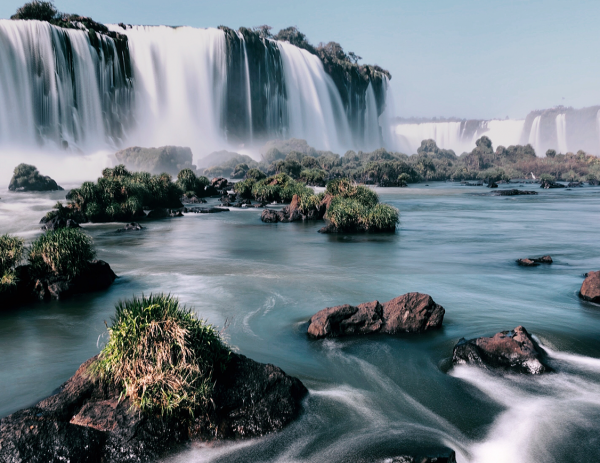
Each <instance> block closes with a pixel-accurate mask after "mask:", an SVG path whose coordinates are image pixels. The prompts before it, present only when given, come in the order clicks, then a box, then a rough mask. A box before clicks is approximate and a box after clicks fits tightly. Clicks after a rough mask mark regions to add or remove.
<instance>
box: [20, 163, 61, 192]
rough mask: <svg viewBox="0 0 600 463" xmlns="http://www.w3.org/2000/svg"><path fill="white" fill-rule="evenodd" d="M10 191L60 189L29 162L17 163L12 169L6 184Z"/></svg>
mask: <svg viewBox="0 0 600 463" xmlns="http://www.w3.org/2000/svg"><path fill="white" fill-rule="evenodd" d="M8 189H9V190H10V191H57V190H62V188H61V187H60V186H58V185H57V184H56V182H55V181H54V180H52V179H51V178H50V177H48V176H44V175H42V174H40V172H39V171H38V170H37V167H35V166H32V165H29V164H19V165H18V166H17V167H15V170H14V171H13V176H12V178H11V179H10V184H9V185H8Z"/></svg>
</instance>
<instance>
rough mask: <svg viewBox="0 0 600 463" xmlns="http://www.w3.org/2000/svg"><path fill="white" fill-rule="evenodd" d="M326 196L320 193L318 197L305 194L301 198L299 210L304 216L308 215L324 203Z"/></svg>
mask: <svg viewBox="0 0 600 463" xmlns="http://www.w3.org/2000/svg"><path fill="white" fill-rule="evenodd" d="M324 196H325V194H324V193H319V194H318V195H315V194H312V193H308V192H307V193H304V194H302V195H300V196H299V203H298V208H299V209H300V212H302V213H303V214H308V213H309V212H310V211H312V210H315V209H316V208H317V207H319V205H320V204H321V202H322V201H323V198H324Z"/></svg>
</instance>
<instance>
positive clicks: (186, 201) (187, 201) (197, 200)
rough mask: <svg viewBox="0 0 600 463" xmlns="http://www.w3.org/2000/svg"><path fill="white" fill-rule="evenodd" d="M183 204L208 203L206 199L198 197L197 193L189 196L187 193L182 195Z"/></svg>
mask: <svg viewBox="0 0 600 463" xmlns="http://www.w3.org/2000/svg"><path fill="white" fill-rule="evenodd" d="M181 203H182V204H201V203H206V199H202V198H198V196H196V195H192V196H190V197H189V198H188V197H187V196H186V195H183V196H182V197H181Z"/></svg>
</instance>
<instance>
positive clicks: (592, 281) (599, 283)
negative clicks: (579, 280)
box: [579, 271, 600, 304]
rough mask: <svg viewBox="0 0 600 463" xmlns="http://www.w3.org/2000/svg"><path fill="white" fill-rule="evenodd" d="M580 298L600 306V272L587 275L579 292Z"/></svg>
mask: <svg viewBox="0 0 600 463" xmlns="http://www.w3.org/2000/svg"><path fill="white" fill-rule="evenodd" d="M579 297H581V298H582V299H584V300H586V301H590V302H596V303H598V304H600V271H597V272H588V273H586V275H585V280H583V284H582V285H581V289H580V290H579Z"/></svg>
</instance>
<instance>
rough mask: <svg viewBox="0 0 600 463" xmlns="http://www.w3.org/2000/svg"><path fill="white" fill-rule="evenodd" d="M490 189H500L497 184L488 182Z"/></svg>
mask: <svg viewBox="0 0 600 463" xmlns="http://www.w3.org/2000/svg"><path fill="white" fill-rule="evenodd" d="M487 187H488V188H498V184H497V183H496V182H488V184H487Z"/></svg>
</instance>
